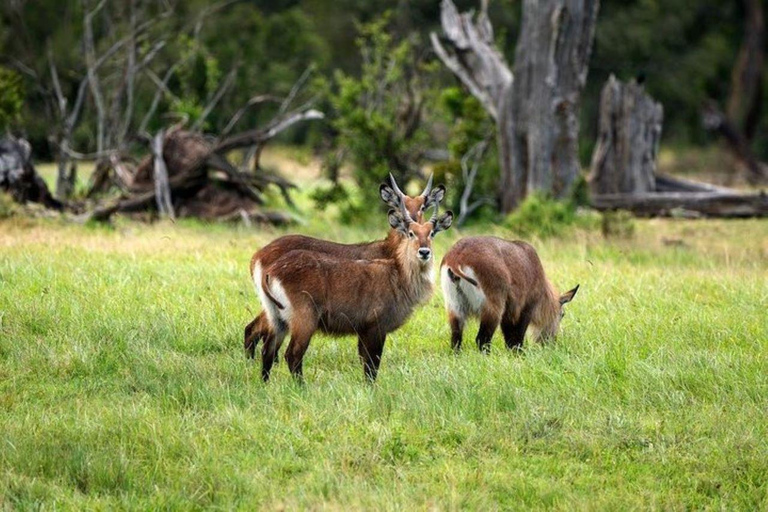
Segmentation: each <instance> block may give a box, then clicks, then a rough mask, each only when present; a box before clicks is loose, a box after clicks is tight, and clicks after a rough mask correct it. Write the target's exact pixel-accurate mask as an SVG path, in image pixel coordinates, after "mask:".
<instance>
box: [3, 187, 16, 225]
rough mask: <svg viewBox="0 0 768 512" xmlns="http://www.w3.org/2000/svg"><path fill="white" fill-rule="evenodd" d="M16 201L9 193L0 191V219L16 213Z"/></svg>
mask: <svg viewBox="0 0 768 512" xmlns="http://www.w3.org/2000/svg"><path fill="white" fill-rule="evenodd" d="M16 208H17V207H16V203H15V202H14V200H13V198H12V197H11V196H10V194H6V193H5V192H0V219H8V218H10V217H13V215H14V214H15V213H16Z"/></svg>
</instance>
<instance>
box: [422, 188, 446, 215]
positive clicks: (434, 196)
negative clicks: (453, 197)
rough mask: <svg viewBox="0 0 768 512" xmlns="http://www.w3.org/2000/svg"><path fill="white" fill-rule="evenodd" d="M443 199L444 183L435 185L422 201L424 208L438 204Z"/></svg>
mask: <svg viewBox="0 0 768 512" xmlns="http://www.w3.org/2000/svg"><path fill="white" fill-rule="evenodd" d="M443 199H445V185H438V186H436V187H435V188H434V189H433V190H432V192H430V193H429V197H427V200H426V201H425V203H424V209H427V208H432V207H433V206H437V205H439V204H440V203H441V202H442V200H443Z"/></svg>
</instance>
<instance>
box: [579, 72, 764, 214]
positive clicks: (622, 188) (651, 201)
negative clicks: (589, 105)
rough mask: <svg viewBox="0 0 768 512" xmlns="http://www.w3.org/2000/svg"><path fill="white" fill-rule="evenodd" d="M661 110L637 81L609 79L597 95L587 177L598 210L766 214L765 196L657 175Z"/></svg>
mask: <svg viewBox="0 0 768 512" xmlns="http://www.w3.org/2000/svg"><path fill="white" fill-rule="evenodd" d="M662 118H663V109H662V106H661V104H659V103H657V102H655V101H654V100H653V99H652V98H651V97H650V96H649V95H648V94H646V93H645V91H644V90H643V87H642V86H641V85H639V84H637V83H636V82H634V81H633V82H630V83H627V84H624V83H621V82H619V81H618V80H616V78H615V77H614V76H611V77H610V78H609V79H608V81H607V82H606V84H605V86H604V87H603V90H602V93H601V95H600V127H599V132H598V140H597V145H596V147H595V151H594V153H593V155H592V170H591V172H590V175H589V177H588V180H589V190H590V202H591V204H592V206H593V207H594V208H596V209H598V210H629V211H631V212H633V213H634V214H636V215H642V216H667V215H682V216H688V217H755V216H766V215H768V196H766V195H765V194H762V193H760V194H744V193H741V192H738V191H736V190H732V189H727V188H723V187H716V186H714V185H709V184H706V183H698V182H695V181H691V180H684V179H680V178H674V177H671V176H664V175H661V174H658V173H657V172H656V157H657V156H658V147H659V141H660V138H661V128H662V126H661V124H662Z"/></svg>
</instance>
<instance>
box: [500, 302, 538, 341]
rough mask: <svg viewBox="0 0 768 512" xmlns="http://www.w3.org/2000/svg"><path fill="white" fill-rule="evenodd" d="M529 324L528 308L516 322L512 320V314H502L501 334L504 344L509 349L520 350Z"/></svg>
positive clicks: (510, 312) (529, 313) (508, 312)
mask: <svg viewBox="0 0 768 512" xmlns="http://www.w3.org/2000/svg"><path fill="white" fill-rule="evenodd" d="M530 322H531V312H530V308H526V309H524V310H523V311H522V312H521V313H520V315H519V318H518V319H517V320H515V319H514V313H513V312H512V311H511V310H508V311H507V312H505V313H504V318H503V319H502V320H501V332H502V333H503V334H504V343H506V345H507V348H509V349H517V350H519V349H521V348H522V347H523V340H524V339H525V331H526V330H527V329H528V324H529V323H530Z"/></svg>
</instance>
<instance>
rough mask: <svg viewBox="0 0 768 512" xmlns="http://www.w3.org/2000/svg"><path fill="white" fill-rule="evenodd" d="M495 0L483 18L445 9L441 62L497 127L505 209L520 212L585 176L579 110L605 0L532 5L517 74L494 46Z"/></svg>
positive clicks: (538, 0)
mask: <svg viewBox="0 0 768 512" xmlns="http://www.w3.org/2000/svg"><path fill="white" fill-rule="evenodd" d="M487 3H488V2H487V0H483V1H482V3H481V10H480V13H479V14H478V16H477V17H476V18H474V19H473V17H474V13H472V12H469V13H464V14H459V12H458V10H457V9H456V6H455V5H454V4H453V2H452V1H451V0H443V2H442V3H441V22H442V27H443V33H444V36H445V37H444V39H443V40H442V41H441V39H439V38H438V37H437V36H436V35H435V34H434V33H433V34H432V36H431V38H432V44H433V47H434V48H435V51H436V52H437V54H438V56H439V57H440V59H441V60H442V61H443V62H444V63H445V64H446V66H447V67H448V68H449V69H451V71H453V73H454V74H455V75H456V76H457V77H458V78H459V80H461V82H462V83H463V84H464V85H465V86H466V87H467V89H468V90H469V92H470V93H471V94H472V95H473V96H475V97H476V98H477V99H478V100H479V101H480V102H481V104H482V105H483V106H484V108H485V109H486V111H487V112H488V113H489V115H491V117H493V118H494V120H495V121H496V129H497V143H498V146H499V167H500V169H501V176H500V180H499V203H500V207H501V210H502V212H509V211H511V210H513V209H514V208H515V207H516V206H517V205H518V204H519V202H520V201H521V200H522V199H523V198H525V197H526V196H527V195H528V194H529V193H531V192H534V191H540V192H544V193H547V194H551V195H553V196H555V197H563V196H565V195H567V194H568V192H569V191H570V188H571V185H572V184H573V182H574V180H575V179H576V177H577V176H578V173H579V164H578V155H577V143H578V108H579V103H580V97H581V92H582V90H583V88H584V85H585V83H586V77H587V69H588V68H587V63H588V60H589V56H590V53H591V48H592V41H593V39H594V31H595V23H596V19H597V11H598V7H599V0H525V1H524V2H523V22H522V30H521V32H520V36H519V38H518V42H517V49H516V52H515V68H514V69H515V72H514V74H513V73H512V72H511V71H510V69H509V66H508V65H507V64H506V62H505V61H504V58H503V57H502V56H501V54H500V52H499V51H498V50H497V49H496V48H495V47H494V43H493V29H492V26H491V23H490V20H489V18H488V13H487Z"/></svg>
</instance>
